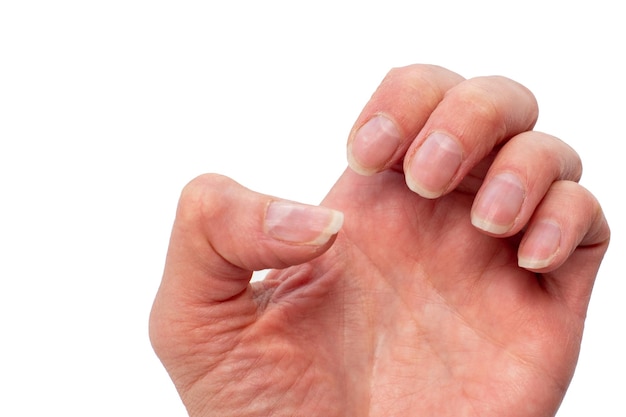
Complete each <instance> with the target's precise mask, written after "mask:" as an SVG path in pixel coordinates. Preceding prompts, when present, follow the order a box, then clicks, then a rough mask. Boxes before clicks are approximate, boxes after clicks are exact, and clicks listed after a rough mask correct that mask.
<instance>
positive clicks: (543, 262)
mask: <svg viewBox="0 0 626 417" xmlns="http://www.w3.org/2000/svg"><path fill="white" fill-rule="evenodd" d="M560 244H561V228H560V227H559V225H558V224H557V223H555V222H553V221H549V220H544V221H540V222H539V223H537V224H535V225H533V226H532V227H531V228H530V229H529V230H528V231H527V232H526V237H525V239H524V240H523V241H522V243H521V244H520V251H519V254H518V265H519V266H521V267H522V268H527V269H541V268H545V267H547V266H548V265H550V263H551V262H552V260H553V259H554V258H555V257H556V255H557V253H558V251H559V247H560Z"/></svg>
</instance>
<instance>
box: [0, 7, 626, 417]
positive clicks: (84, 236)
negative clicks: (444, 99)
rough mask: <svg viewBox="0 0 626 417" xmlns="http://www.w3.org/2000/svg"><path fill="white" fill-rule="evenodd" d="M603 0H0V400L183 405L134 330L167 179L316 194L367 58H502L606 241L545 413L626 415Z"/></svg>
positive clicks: (151, 281)
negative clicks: (599, 211)
mask: <svg viewBox="0 0 626 417" xmlns="http://www.w3.org/2000/svg"><path fill="white" fill-rule="evenodd" d="M618 4H619V3H618V2H612V1H606V0H599V1H595V2H593V3H590V2H582V1H552V2H549V1H526V2H504V1H485V0H477V1H473V2H465V1H429V2H425V1H394V0H391V1H390V0H386V1H384V2H383V1H378V2H371V1H359V2H356V1H353V2H341V1H327V0H323V1H320V0H318V1H315V2H313V1H310V2H295V1H277V0H266V1H231V2H226V1H223V2H217V1H204V2H200V1H176V2H175V1H158V0H152V1H137V0H124V1H120V0H110V1H106V2H104V1H91V2H88V1H68V0H59V1H54V2H52V1H29V0H20V1H18V0H15V1H12V0H7V1H3V2H0V193H1V194H0V198H1V200H0V384H1V386H0V398H1V399H0V415H3V416H35V415H64V416H86V415H87V416H113V415H115V416H183V415H185V411H184V409H183V407H182V405H181V403H180V401H179V399H178V397H177V394H176V392H175V390H174V387H173V386H172V384H171V382H170V380H169V378H168V377H167V375H166V373H165V371H164V370H163V369H162V367H161V365H160V363H159V362H158V360H157V359H156V357H155V355H154V354H153V352H152V350H151V347H150V344H149V341H148V334H147V319H148V312H149V309H150V305H151V302H152V299H153V296H154V293H155V291H156V289H157V286H158V284H159V280H160V274H161V269H162V266H163V260H164V254H165V251H166V247H167V241H168V236H169V229H170V226H171V222H172V219H173V214H174V209H175V205H176V201H177V198H178V193H179V191H180V189H181V188H182V187H183V185H184V184H185V183H186V182H187V181H189V180H190V179H191V178H193V177H194V176H196V175H198V174H201V173H204V172H220V173H223V174H226V175H229V176H232V177H233V178H235V179H236V180H238V181H239V182H241V183H243V184H245V185H246V186H248V187H250V188H253V189H256V190H258V191H262V192H265V193H270V194H274V195H278V196H281V197H285V198H291V199H294V200H300V201H303V202H308V203H316V202H319V201H320V200H321V199H322V197H323V196H324V194H325V192H326V190H327V189H328V188H329V187H330V186H331V185H332V183H333V182H334V179H335V178H336V177H337V176H338V175H339V173H340V172H341V171H342V170H343V169H344V167H345V165H346V163H345V150H344V146H345V140H346V136H347V133H348V131H349V129H350V127H351V125H352V122H353V121H354V119H355V118H356V116H357V115H358V113H359V112H360V110H361V108H362V106H363V105H364V104H365V102H366V101H367V99H368V98H369V96H370V94H371V93H372V92H373V90H374V89H375V88H376V86H377V85H378V83H379V81H380V80H381V79H382V77H383V76H384V75H385V73H386V72H387V70H388V69H389V68H391V67H393V66H400V65H406V64H410V63H416V62H420V63H433V64H439V65H442V66H445V67H448V68H450V69H452V70H454V71H457V72H459V73H461V74H462V75H464V76H466V77H471V76H476V75H490V74H500V75H506V76H508V77H511V78H514V79H516V80H518V81H520V82H521V83H523V84H525V85H526V86H528V87H529V88H530V89H531V90H533V92H534V93H535V94H536V96H537V97H538V100H539V102H540V107H541V116H540V120H539V123H538V125H537V129H538V130H543V131H546V132H549V133H551V134H554V135H556V136H559V137H561V138H563V139H564V140H566V141H567V142H569V143H570V144H571V145H573V146H574V147H575V148H576V149H577V150H578V151H579V152H580V154H581V155H582V156H583V160H584V163H585V174H584V177H583V181H582V183H583V184H584V185H585V186H587V187H588V188H590V189H591V190H592V191H593V192H594V193H595V194H596V196H598V198H599V199H600V200H601V202H602V203H603V205H604V207H605V210H606V213H607V216H608V217H609V220H610V222H611V225H612V229H613V242H612V246H611V248H610V250H609V253H608V255H607V258H606V260H605V263H604V264H603V267H602V270H601V272H600V275H599V279H598V283H597V285H596V289H595V293H594V298H593V301H592V303H591V307H590V311H589V318H588V322H587V332H586V336H585V339H584V344H583V350H582V354H581V358H580V362H579V367H578V370H577V373H576V376H575V378H574V381H573V383H572V385H571V388H570V391H569V393H568V395H567V397H566V399H565V402H564V404H563V407H562V409H561V411H560V412H559V416H600V415H602V416H609V415H610V416H618V415H626V406H625V405H624V401H623V393H624V389H625V388H626V386H625V385H626V384H625V383H624V382H623V381H624V375H626V359H625V358H624V352H625V351H626V341H625V338H624V325H623V321H624V318H625V317H626V302H624V297H625V294H626V283H625V282H624V279H623V277H624V266H623V264H622V263H621V262H623V261H624V258H623V253H624V249H625V245H626V242H624V237H623V235H624V231H625V230H626V226H625V225H624V221H623V220H622V219H621V218H620V217H621V215H622V214H623V213H625V212H626V208H625V207H624V202H623V197H622V194H623V192H622V188H623V183H624V180H625V179H626V176H625V174H624V173H623V171H622V168H623V167H624V164H623V160H624V157H623V153H622V152H621V148H620V145H621V144H622V142H624V129H623V124H624V113H625V110H626V106H625V104H624V96H625V95H626V86H625V83H624V74H626V66H625V63H624V59H623V55H624V54H623V51H624V43H625V40H626V26H625V25H624V24H623V22H624V14H623V12H622V11H621V8H620V7H618Z"/></svg>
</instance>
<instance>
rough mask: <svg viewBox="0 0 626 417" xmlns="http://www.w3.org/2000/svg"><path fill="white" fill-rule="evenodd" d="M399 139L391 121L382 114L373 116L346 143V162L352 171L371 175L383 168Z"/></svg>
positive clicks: (397, 145) (398, 144) (398, 134)
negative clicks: (348, 142)
mask: <svg viewBox="0 0 626 417" xmlns="http://www.w3.org/2000/svg"><path fill="white" fill-rule="evenodd" d="M401 141H402V138H401V136H400V132H398V128H397V127H396V125H395V123H394V122H393V121H391V120H390V119H388V118H387V117H385V116H382V115H378V116H374V117H372V118H371V119H370V120H369V121H368V122H367V123H365V124H364V125H363V126H361V128H359V130H358V131H357V132H356V135H355V136H354V139H353V140H352V142H351V143H350V145H348V163H349V164H350V167H351V168H352V169H353V170H354V171H356V172H358V173H360V174H364V175H371V174H373V173H375V172H378V171H380V170H381V169H382V168H384V166H385V164H386V163H387V162H389V160H390V159H391V158H392V157H393V155H394V153H395V152H396V150H397V149H398V147H399V146H400V144H401Z"/></svg>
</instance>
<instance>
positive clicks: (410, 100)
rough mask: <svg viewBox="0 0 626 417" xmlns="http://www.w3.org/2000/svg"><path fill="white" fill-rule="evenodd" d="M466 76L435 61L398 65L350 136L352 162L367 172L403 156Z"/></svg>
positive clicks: (394, 162) (367, 105)
mask: <svg viewBox="0 0 626 417" xmlns="http://www.w3.org/2000/svg"><path fill="white" fill-rule="evenodd" d="M462 81H463V77H461V76H460V75H458V74H456V73H454V72H452V71H449V70H447V69H445V68H442V67H438V66H434V65H420V64H416V65H411V66H407V67H401V68H394V69H392V70H391V71H389V73H388V74H387V75H386V76H385V78H384V80H383V81H382V83H381V84H380V86H379V87H378V89H377V90H376V91H375V92H374V94H373V95H372V97H371V99H370V100H369V102H368V103H367V104H366V105H365V107H364V108H363V111H362V112H361V114H360V115H359V117H358V118H357V120H356V122H355V123H354V126H353V127H352V131H351V132H350V135H349V137H348V162H349V164H350V167H351V168H352V169H353V170H354V171H356V172H358V173H360V174H363V175H371V174H374V173H376V172H380V171H383V170H385V169H387V168H390V167H391V166H393V165H395V164H396V163H397V162H398V161H400V160H402V158H403V157H404V154H405V153H406V151H407V149H408V147H409V145H410V144H411V142H412V141H413V139H415V137H416V136H417V135H418V133H419V132H420V131H421V130H422V128H423V127H424V125H425V124H426V122H427V120H428V118H429V117H430V114H431V113H432V111H433V110H434V109H435V108H436V107H437V105H438V104H439V103H440V102H441V100H443V98H444V96H445V94H446V92H447V91H448V90H449V89H450V88H452V87H454V86H455V85H457V84H459V83H460V82H462Z"/></svg>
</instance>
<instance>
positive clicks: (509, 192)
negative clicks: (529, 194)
mask: <svg viewBox="0 0 626 417" xmlns="http://www.w3.org/2000/svg"><path fill="white" fill-rule="evenodd" d="M525 195H526V193H525V191H524V186H523V185H522V182H521V181H520V180H519V178H518V177H517V175H515V174H512V173H503V174H499V175H497V176H495V177H494V178H492V179H491V180H490V181H489V182H488V183H487V184H486V185H485V187H484V188H483V190H481V192H480V193H479V195H478V197H477V198H476V201H475V202H474V207H473V208H472V224H473V225H474V226H476V227H477V228H479V229H482V230H484V231H486V232H489V233H493V234H498V235H499V234H502V233H506V232H508V231H509V230H510V229H511V227H512V226H513V224H514V223H515V220H516V219H517V216H518V215H519V212H520V210H521V208H522V204H523V203H524V197H525Z"/></svg>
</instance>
